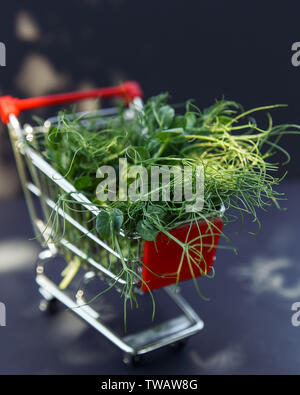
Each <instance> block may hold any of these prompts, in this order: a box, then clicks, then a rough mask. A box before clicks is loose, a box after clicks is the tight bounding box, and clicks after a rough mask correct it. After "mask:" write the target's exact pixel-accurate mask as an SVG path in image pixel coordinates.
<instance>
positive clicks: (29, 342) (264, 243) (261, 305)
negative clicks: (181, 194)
mask: <svg viewBox="0 0 300 395" xmlns="http://www.w3.org/2000/svg"><path fill="white" fill-rule="evenodd" d="M282 190H283V191H285V192H286V193H287V195H288V201H287V202H286V203H285V206H286V207H287V208H288V210H287V212H279V211H277V210H275V209H271V210H270V212H269V213H266V214H265V213H262V215H261V218H262V222H263V231H262V233H261V234H259V235H258V236H255V237H253V236H249V235H248V234H247V230H249V229H250V228H251V229H252V227H250V226H249V227H247V228H245V229H244V230H243V232H242V234H241V235H239V236H236V235H235V234H234V230H235V229H236V227H235V226H230V227H228V229H227V232H228V233H229V234H230V235H231V236H232V239H233V241H234V243H235V245H237V246H238V247H239V254H238V255H237V256H236V255H234V254H233V253H232V252H230V251H221V250H220V251H219V252H218V257H217V261H216V265H215V267H216V277H215V279H213V280H201V281H200V287H201V290H202V291H203V292H204V293H205V295H207V296H209V297H210V298H211V301H210V302H208V303H206V302H204V301H201V300H200V299H199V297H198V296H197V294H196V292H195V290H194V288H193V286H192V284H191V283H190V282H187V283H185V284H184V285H183V286H182V292H183V294H184V295H185V296H186V297H187V299H188V301H189V302H190V303H191V304H192V306H193V307H195V309H196V311H197V312H198V313H199V314H200V315H201V317H202V318H203V319H204V321H205V328H204V330H203V331H202V332H201V333H200V334H198V335H196V336H194V337H193V338H191V339H190V342H189V343H188V345H187V347H186V348H185V349H184V350H182V351H180V352H179V353H176V352H175V353H174V351H172V350H170V349H165V350H161V351H159V352H155V353H153V354H152V355H149V356H148V357H147V358H146V360H145V361H144V363H143V364H142V365H141V366H140V367H139V368H137V369H133V368H129V367H127V366H125V365H124V364H123V363H122V361H121V356H122V354H121V352H120V351H119V350H118V349H117V348H116V347H115V346H113V345H111V344H110V343H109V342H108V341H107V340H105V339H104V338H103V337H102V336H101V335H99V334H98V333H97V332H96V331H94V330H93V329H92V328H89V327H88V326H87V325H86V324H85V323H83V322H82V321H81V320H80V319H79V318H77V317H75V316H74V315H73V314H72V313H70V312H66V311H64V310H63V309H62V310H61V311H60V313H59V314H57V315H56V316H53V317H49V316H47V315H45V314H43V313H41V312H40V311H39V310H38V302H39V294H38V292H37V286H36V284H35V282H34V262H33V260H34V256H35V254H36V251H37V250H36V248H37V246H36V244H35V242H34V241H28V239H29V238H30V237H31V236H32V233H31V227H30V222H29V217H28V215H27V211H26V208H25V205H24V202H23V200H16V201H10V202H2V203H1V204H0V218H1V227H0V238H1V239H0V301H2V302H5V303H6V307H7V326H6V327H1V328H0V350H1V352H0V372H1V373H22V374H25V373H27V374H28V373H35V374H42V373H46V374H52V373H58V374H67V373H70V374H83V373H90V374H113V373H115V374H121V373H123V374H136V373H137V374H142V373H145V374H158V373H169V374H181V373H182V374H203V373H210V374H215V373H224V374H231V373H276V374H280V373H299V372H300V328H299V327H298V328H297V327H293V326H292V324H291V315H292V312H291V305H292V303H294V302H296V301H300V266H299V258H300V247H299V232H298V228H299V227H298V224H299V220H300V214H299V204H298V194H299V193H300V185H299V184H285V185H284V186H283V187H282ZM14 258H15V259H14ZM158 296H159V297H160V298H159V299H160V300H159V302H158V314H159V315H160V316H162V317H163V316H164V315H165V314H166V312H167V311H169V307H168V306H169V305H168V303H167V300H166V298H163V295H162V294H159V295H158ZM118 302H119V299H118V297H116V296H113V294H112V296H110V295H106V296H105V297H104V298H103V299H102V301H101V303H102V311H103V314H104V318H105V319H106V320H110V319H112V320H113V321H115V322H119V325H120V326H121V325H122V318H120V317H119V316H118V313H117V305H118ZM145 302H146V303H145V304H146V307H145V308H143V309H141V310H140V311H134V312H133V313H132V314H131V315H130V327H131V329H133V328H135V327H138V326H139V325H140V324H141V323H143V322H148V321H149V315H150V313H151V309H150V304H149V303H148V301H147V300H145Z"/></svg>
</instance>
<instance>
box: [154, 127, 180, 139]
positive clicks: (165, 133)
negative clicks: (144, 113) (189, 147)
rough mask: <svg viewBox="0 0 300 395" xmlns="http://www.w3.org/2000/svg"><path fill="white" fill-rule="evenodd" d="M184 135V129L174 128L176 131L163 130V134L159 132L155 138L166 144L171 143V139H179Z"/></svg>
mask: <svg viewBox="0 0 300 395" xmlns="http://www.w3.org/2000/svg"><path fill="white" fill-rule="evenodd" d="M183 133H184V130H183V129H182V128H174V129H168V130H162V131H161V132H158V133H157V135H156V136H155V137H156V138H157V139H159V140H160V141H163V142H165V141H169V140H170V138H174V137H177V136H178V135H180V134H183Z"/></svg>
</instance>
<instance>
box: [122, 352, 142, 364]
mask: <svg viewBox="0 0 300 395" xmlns="http://www.w3.org/2000/svg"><path fill="white" fill-rule="evenodd" d="M141 361H142V357H141V355H132V354H128V353H125V354H124V355H123V362H124V363H125V364H126V365H128V366H132V367H136V366H139V364H140V363H141Z"/></svg>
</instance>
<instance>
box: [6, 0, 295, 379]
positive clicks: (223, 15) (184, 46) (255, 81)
mask: <svg viewBox="0 0 300 395" xmlns="http://www.w3.org/2000/svg"><path fill="white" fill-rule="evenodd" d="M299 15H300V3H299V2H297V1H285V2H274V1H273V2H271V1H256V0H252V1H251V2H250V1H248V2H246V1H229V0H227V1H225V0H219V1H215V0H210V1H200V0H197V1H190V0H186V1H178V0H160V1H157V0H152V1H141V0H140V1H137V0H130V1H125V0H98V1H97V0H81V1H66V0H65V1H63V0H60V1H57V0H52V1H51V2H50V1H49V2H46V1H18V2H17V1H15V0H12V1H8V2H2V3H1V5H0V41H1V42H3V43H5V45H6V49H7V59H6V62H7V66H6V67H1V68H0V94H1V95H6V94H10V95H14V96H17V97H30V96H37V95H44V94H48V93H55V92H64V91H71V90H77V89H87V88H92V87H100V86H105V85H111V84H116V83H119V82H121V81H123V80H126V79H134V80H137V81H139V82H140V83H141V85H142V87H143V89H144V93H145V97H146V98H147V97H149V96H151V95H154V94H157V93H160V92H162V91H168V92H169V93H170V94H171V96H172V101H173V102H181V101H184V100H186V99H189V98H194V99H195V100H196V103H197V104H198V106H199V107H201V108H202V107H206V106H209V105H210V104H212V103H213V102H214V100H215V99H220V98H222V97H223V96H224V97H225V98H226V99H231V100H235V101H237V102H240V103H241V104H243V106H244V107H245V108H246V109H247V108H251V107H254V106H261V105H268V104H276V103H286V104H288V108H287V109H278V110H275V111H273V113H272V114H273V117H274V121H275V122H276V123H297V124H300V112H299V108H300V90H299V85H300V84H299V81H300V67H294V66H293V65H292V63H291V57H292V51H291V47H292V44H293V43H294V42H297V41H300V22H299ZM85 108H88V107H87V105H86V107H85ZM37 113H38V114H39V115H42V116H47V115H49V114H51V111H50V112H49V111H46V110H44V111H40V112H37ZM0 139H1V140H0V181H1V182H0V199H2V200H1V202H0V219H1V221H0V301H2V302H5V303H6V305H7V312H8V325H7V327H6V328H0V355H1V357H0V373H3V372H4V373H76V374H80V373H96V374H99V373H124V374H127V373H128V372H129V373H131V374H134V373H136V372H137V373H139V372H140V373H152V374H155V373H170V374H176V373H277V374H280V373H297V372H299V367H300V359H299V355H300V349H299V344H300V343H299V339H300V332H299V331H300V329H299V328H295V327H293V326H292V325H291V315H292V312H291V304H292V303H294V302H297V301H298V300H299V298H300V283H299V281H298V279H299V277H300V269H299V265H298V262H299V258H300V251H299V248H298V244H299V242H298V233H299V231H298V224H299V221H300V218H299V208H298V206H299V203H298V194H299V193H300V186H299V181H298V177H299V176H300V169H299V165H298V163H299V162H298V150H299V149H300V136H287V137H286V138H285V139H284V140H283V141H282V143H283V146H284V147H285V148H286V149H287V150H288V151H289V152H290V153H291V155H292V161H291V163H290V164H289V165H288V169H289V174H288V177H287V179H286V181H285V183H284V184H283V186H282V189H281V190H282V191H283V192H286V193H287V196H288V198H289V200H288V201H287V202H286V204H285V206H286V207H287V208H288V213H285V212H280V211H277V210H271V212H270V213H261V219H262V223H263V231H262V232H261V234H260V235H258V236H256V237H250V236H249V235H248V234H247V230H249V229H250V228H251V226H250V227H248V226H246V228H245V229H244V231H243V233H242V234H241V235H240V236H238V237H237V236H236V235H235V233H234V231H235V229H233V228H230V229H228V232H227V234H228V235H229V237H231V238H232V239H233V241H234V243H235V245H236V246H237V247H238V248H239V255H238V256H235V255H234V254H233V253H232V252H231V251H224V252H223V251H219V252H218V259H217V264H216V273H217V274H216V278H215V279H214V280H211V281H209V282H206V281H204V282H202V283H201V289H203V291H204V292H205V294H206V295H207V296H209V297H210V298H211V300H212V302H211V303H204V302H203V301H201V300H199V299H198V296H197V294H196V293H195V292H194V290H193V289H192V288H193V287H191V286H189V283H186V284H184V286H183V288H184V291H186V294H187V295H188V299H189V301H190V302H191V303H192V305H193V306H194V307H195V308H196V310H197V312H198V313H199V314H200V315H201V316H202V317H203V318H204V321H205V325H206V326H205V329H204V331H203V333H201V334H199V335H198V336H195V337H194V338H192V339H191V345H190V346H188V347H189V348H187V351H185V353H184V354H183V356H181V357H180V356H176V357H175V356H174V354H173V353H171V352H169V351H167V352H166V353H162V354H159V356H157V357H156V358H154V359H153V360H152V361H151V360H150V361H149V362H147V363H146V364H145V365H144V366H143V367H142V368H141V369H140V370H139V371H135V370H128V368H127V367H125V366H123V364H122V362H121V358H120V353H119V351H118V350H116V348H114V347H112V346H111V344H109V343H108V342H107V341H106V340H105V339H104V338H103V337H101V336H99V335H98V334H97V333H96V332H94V331H93V330H92V329H90V328H89V327H88V326H87V325H85V324H84V323H83V322H82V321H80V320H78V319H77V318H75V317H74V316H73V315H71V313H70V312H68V313H66V312H62V313H60V314H59V315H58V316H56V317H55V318H51V319H49V317H46V316H44V315H43V314H41V313H40V312H39V311H38V301H39V296H38V292H37V287H36V285H35V284H34V265H33V262H34V259H35V257H36V254H37V249H38V246H37V243H35V242H33V241H29V239H30V238H31V237H32V230H31V227H30V221H29V217H28V214H27V211H26V208H25V205H24V201H23V197H22V194H21V193H20V188H19V182H18V178H17V175H16V171H15V164H14V161H13V158H12V153H11V148H10V145H9V142H8V138H7V133H6V129H5V128H4V127H2V126H1V127H0ZM251 230H252V228H251ZM105 303H107V306H106V305H105V306H104V307H105V308H106V309H108V310H109V311H108V315H109V314H110V313H112V314H114V310H113V307H112V306H111V300H110V299H109V298H108V299H104V304H105ZM163 308H164V304H163V306H162V309H163ZM162 311H163V310H162ZM146 316H147V317H149V315H146V314H145V317H146ZM143 317H144V316H143V314H142V313H141V315H140V316H139V319H142V320H143V319H144V318H143ZM145 319H146V318H145Z"/></svg>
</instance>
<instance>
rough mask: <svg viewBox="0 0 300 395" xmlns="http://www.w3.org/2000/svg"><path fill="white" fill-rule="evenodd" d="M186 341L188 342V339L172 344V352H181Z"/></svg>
mask: <svg viewBox="0 0 300 395" xmlns="http://www.w3.org/2000/svg"><path fill="white" fill-rule="evenodd" d="M188 340H189V339H188V338H185V339H182V340H178V341H177V342H175V343H172V344H171V348H172V350H174V351H179V350H182V349H183V348H184V347H185V346H186V345H187V342H188Z"/></svg>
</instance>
